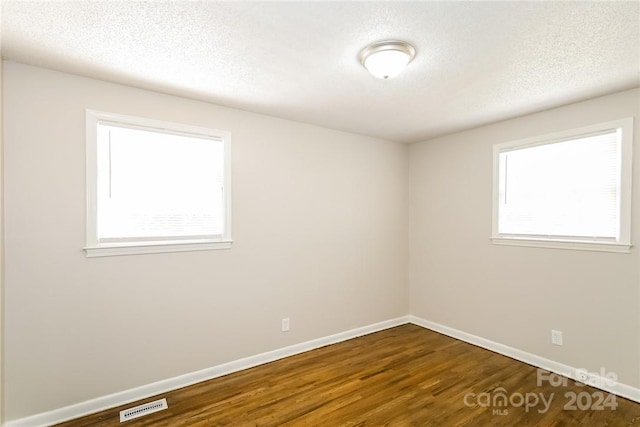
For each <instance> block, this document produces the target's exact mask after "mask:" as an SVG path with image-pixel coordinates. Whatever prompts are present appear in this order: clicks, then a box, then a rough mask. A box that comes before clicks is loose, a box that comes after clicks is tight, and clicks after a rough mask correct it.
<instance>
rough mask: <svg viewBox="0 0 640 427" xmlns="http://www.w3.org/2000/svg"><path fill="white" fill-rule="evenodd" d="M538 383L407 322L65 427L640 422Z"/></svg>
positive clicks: (637, 414)
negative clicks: (159, 407) (150, 408)
mask: <svg viewBox="0 0 640 427" xmlns="http://www.w3.org/2000/svg"><path fill="white" fill-rule="evenodd" d="M559 378H560V377H557V378H554V379H559ZM537 383H538V372H537V369H536V368H535V367H533V366H530V365H527V364H524V363H521V362H518V361H515V360H513V359H510V358H508V357H504V356H501V355H499V354H496V353H493V352H490V351H487V350H484V349H481V348H478V347H475V346H473V345H470V344H467V343H464V342H461V341H457V340H455V339H452V338H449V337H446V336H444V335H440V334H438V333H435V332H432V331H429V330H427V329H424V328H421V327H419V326H415V325H403V326H399V327H396V328H392V329H388V330H385V331H382V332H378V333H375V334H370V335H366V336H363V337H360V338H355V339H352V340H349V341H346V342H342V343H339V344H334V345H331V346H327V347H323V348H320V349H317V350H313V351H309V352H307V353H303V354H299V355H296V356H292V357H289V358H286V359H283V360H279V361H276V362H272V363H269V364H266V365H262V366H258V367H256V368H252V369H248V370H245V371H241V372H237V373H234V374H230V375H227V376H224V377H220V378H216V379H213V380H210V381H207V382H203V383H200V384H196V385H193V386H190V387H186V388H183V389H179V390H175V391H173V392H170V393H165V394H163V395H161V396H157V397H155V398H150V399H146V400H143V401H140V402H137V403H136V404H141V403H145V402H148V401H152V400H155V399H158V398H161V397H166V398H167V401H168V404H169V409H167V410H164V411H162V412H158V413H155V414H151V415H148V416H145V417H143V418H139V419H136V420H131V421H127V422H125V423H122V424H120V422H119V411H120V410H122V409H126V408H129V407H131V406H135V404H130V405H126V406H124V407H118V408H113V409H110V410H107V411H104V412H100V413H97V414H94V415H90V416H87V417H84V418H80V419H77V420H74V421H70V422H66V423H63V424H60V426H65V427H81V426H99V427H102V426H116V425H123V426H159V427H163V426H194V427H205V426H206V427H209V426H332V427H333V426H343V427H347V426H349V427H355V426H558V427H560V426H570V425H582V426H640V404H637V403H634V402H631V401H629V400H626V399H623V398H620V397H614V398H613V399H615V402H613V401H612V400H609V401H607V402H605V401H604V398H605V397H607V394H606V393H604V392H601V391H599V390H597V389H594V388H590V387H586V386H582V385H576V384H575V383H574V382H573V381H570V380H567V384H566V385H560V386H553V385H552V384H551V383H550V381H547V380H544V381H543V382H542V384H541V386H540V387H538V385H537ZM502 389H504V391H503V392H502V394H504V395H505V396H506V397H507V399H508V401H507V404H506V405H502V406H501V404H502V403H503V402H502V401H501V400H500V399H499V396H498V395H500V394H501V391H502ZM469 393H473V394H469ZM567 393H568V394H567ZM565 394H567V395H565ZM534 395H535V396H536V397H537V398H538V399H539V402H538V403H537V405H535V406H533V403H534V397H533V396H534ZM574 395H575V396H576V397H578V399H576V400H577V401H576V402H573V403H574V406H575V407H576V410H572V408H571V403H572V402H571V400H572V396H574ZM540 396H543V397H544V399H545V401H547V402H549V401H550V403H549V404H548V407H545V404H544V403H543V402H542V401H540V400H541V397H540ZM465 397H466V401H465ZM601 398H602V399H601ZM523 399H529V403H530V404H531V405H530V407H529V408H526V405H525V404H523V403H522V401H523ZM598 401H600V402H598ZM492 403H494V404H495V405H492ZM602 403H609V404H612V403H616V404H617V407H616V408H615V410H611V408H610V407H605V405H602ZM579 407H583V408H587V409H583V410H580V409H579ZM601 407H602V409H601ZM545 408H546V410H545Z"/></svg>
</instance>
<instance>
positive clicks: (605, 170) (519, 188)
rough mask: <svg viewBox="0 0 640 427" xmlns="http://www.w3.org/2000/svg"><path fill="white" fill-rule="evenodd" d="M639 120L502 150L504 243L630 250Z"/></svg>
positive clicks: (498, 229)
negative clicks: (634, 153)
mask: <svg viewBox="0 0 640 427" xmlns="http://www.w3.org/2000/svg"><path fill="white" fill-rule="evenodd" d="M632 132H633V119H632V118H628V119H624V120H618V121H615V122H609V123H602V124H599V125H594V126H589V127H585V128H581V129H574V130H571V131H566V132H560V133H556V134H551V135H545V136H542V137H537V138H530V139H525V140H520V141H513V142H507V143H502V144H496V145H494V150H493V151H494V183H493V235H492V240H493V242H494V243H496V244H507V245H522V246H542V247H553V248H564V249H578V250H596V251H606V252H629V249H630V247H631V241H630V239H631V233H630V228H631V227H630V222H631V161H632V159H631V150H632V144H633V135H632Z"/></svg>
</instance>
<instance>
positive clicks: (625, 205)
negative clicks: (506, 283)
mask: <svg viewBox="0 0 640 427" xmlns="http://www.w3.org/2000/svg"><path fill="white" fill-rule="evenodd" d="M615 129H622V141H621V160H620V162H621V163H620V167H621V170H620V207H619V209H620V223H619V227H620V229H619V237H618V240H617V241H615V242H612V241H598V240H593V239H589V238H575V239H574V238H560V237H558V236H535V237H534V236H528V235H514V234H500V233H499V232H498V230H499V229H498V214H499V200H498V199H499V186H500V175H499V173H500V171H499V165H500V154H501V153H504V152H508V151H513V150H515V149H522V148H530V147H535V146H540V145H546V144H553V143H558V142H562V141H567V140H572V139H578V138H581V137H586V136H589V135H595V134H598V133H603V132H606V131H610V130H615ZM632 150H633V117H629V118H625V119H620V120H614V121H610V122H606V123H599V124H595V125H591V126H585V127H581V128H577V129H570V130H566V131H561V132H555V133H551V134H546V135H542V136H537V137H533V138H525V139H520V140H516V141H510V142H504V143H499V144H494V146H493V217H492V235H491V240H492V242H493V243H494V244H496V245H510V246H530V247H543V248H557V249H572V250H584V251H600V252H619V253H630V252H631V247H632V244H631V196H632V191H631V186H632V164H633V157H632V156H633V153H632Z"/></svg>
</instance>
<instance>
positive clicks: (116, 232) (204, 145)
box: [98, 124, 224, 242]
mask: <svg viewBox="0 0 640 427" xmlns="http://www.w3.org/2000/svg"><path fill="white" fill-rule="evenodd" d="M98 159H99V164H98V178H99V181H98V186H99V187H98V188H99V190H98V194H99V199H98V237H99V241H100V242H113V241H131V240H146V241H149V240H169V239H175V237H178V236H179V237H181V238H182V239H195V238H203V237H206V238H220V237H221V236H222V233H223V230H224V224H223V221H224V219H223V214H224V211H223V182H222V175H223V167H224V153H223V143H222V141H219V140H214V139H207V138H203V137H193V136H188V135H180V134H173V133H160V132H154V131H149V130H143V129H134V128H127V127H120V126H116V125H109V124H99V125H98Z"/></svg>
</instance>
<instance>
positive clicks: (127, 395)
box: [4, 316, 409, 427]
mask: <svg viewBox="0 0 640 427" xmlns="http://www.w3.org/2000/svg"><path fill="white" fill-rule="evenodd" d="M405 323H409V316H403V317H398V318H396V319H391V320H386V321H384V322H379V323H374V324H372V325H368V326H363V327H361V328H356V329H351V330H349V331H346V332H340V333H338V334H334V335H329V336H326V337H323V338H318V339H315V340H311V341H307V342H303V343H300V344H294V345H292V346H289V347H284V348H280V349H277V350H273V351H268V352H266V353H261V354H257V355H255V356H249V357H245V358H243V359H238V360H234V361H231V362H228V363H223V364H222V365H218V366H214V367H211V368H206V369H203V370H201V371H196V372H191V373H188V374H185V375H180V376H177V377H174V378H169V379H166V380H162V381H158V382H155V383H151V384H147V385H143V386H141V387H136V388H133V389H130V390H125V391H121V392H118V393H114V394H110V395H107V396H102V397H98V398H96V399H92V400H87V401H85V402H80V403H76V404H74V405H70V406H66V407H64V408H59V409H54V410H53V411H49V412H43V413H41V414H37V415H32V416H30V417H25V418H20V419H17V420H12V421H8V422H6V423H5V424H4V427H46V426H51V425H54V424H57V423H61V422H64V421H68V420H71V419H74V418H78V417H82V416H84V415H88V414H93V413H95V412H100V411H103V410H105V409H109V408H113V407H116V406H120V405H126V404H127V403H131V402H136V401H138V400H141V399H146V398H147V397H151V396H155V395H157V394H162V393H167V392H169V391H172V390H176V389H178V388H182V387H186V386H189V385H192V384H196V383H199V382H202V381H207V380H210V379H213V378H217V377H220V376H223V375H227V374H230V373H233V372H237V371H241V370H243V369H248V368H253V367H254V366H258V365H263V364H265V363H269V362H273V361H274V360H278V359H282V358H285V357H289V356H293V355H295V354H299V353H304V352H305V351H309V350H313V349H316V348H320V347H324V346H326V345H329V344H335V343H339V342H342V341H346V340H350V339H352V338H356V337H359V336H362V335H368V334H371V333H374V332H378V331H382V330H384V329H389V328H393V327H394V326H399V325H403V324H405Z"/></svg>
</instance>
